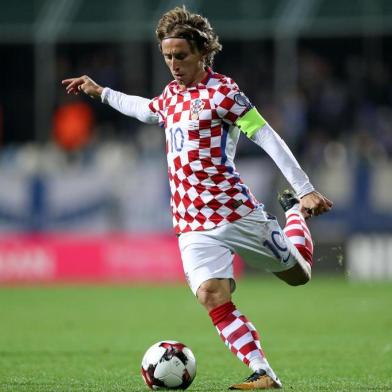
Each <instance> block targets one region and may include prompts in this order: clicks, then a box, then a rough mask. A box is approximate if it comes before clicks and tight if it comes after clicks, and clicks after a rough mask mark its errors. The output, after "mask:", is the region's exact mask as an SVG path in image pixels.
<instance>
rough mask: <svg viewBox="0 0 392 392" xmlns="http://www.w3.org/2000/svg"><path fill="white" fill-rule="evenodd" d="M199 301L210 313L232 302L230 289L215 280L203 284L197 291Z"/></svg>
mask: <svg viewBox="0 0 392 392" xmlns="http://www.w3.org/2000/svg"><path fill="white" fill-rule="evenodd" d="M196 294H197V299H198V301H199V302H200V304H202V305H203V306H204V307H205V308H206V309H207V310H208V311H210V310H212V309H214V308H216V307H217V306H220V305H223V304H224V303H226V302H228V301H230V300H231V294H230V289H228V288H227V287H226V284H225V283H224V282H222V281H218V282H216V280H215V279H211V280H208V281H206V282H203V283H202V284H201V285H200V287H199V288H198V290H197V293H196Z"/></svg>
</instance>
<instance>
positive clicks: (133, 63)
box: [0, 40, 392, 167]
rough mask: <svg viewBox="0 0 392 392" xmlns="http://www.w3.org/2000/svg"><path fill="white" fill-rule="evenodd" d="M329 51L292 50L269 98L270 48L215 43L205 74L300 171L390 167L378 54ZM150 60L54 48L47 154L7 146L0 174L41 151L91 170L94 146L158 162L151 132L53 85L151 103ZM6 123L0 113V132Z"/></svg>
mask: <svg viewBox="0 0 392 392" xmlns="http://www.w3.org/2000/svg"><path fill="white" fill-rule="evenodd" d="M338 41H339V40H331V42H327V43H326V44H325V45H324V46H323V45H319V44H318V43H317V42H316V43H315V42H311V45H306V44H302V43H301V42H300V43H299V44H298V58H297V63H296V65H295V66H296V69H297V83H296V85H295V86H294V87H293V86H289V87H288V89H287V90H285V91H277V87H276V86H277V83H276V80H277V76H278V77H279V75H275V74H274V49H273V45H271V43H270V42H269V43H268V42H267V43H266V42H260V43H259V42H253V43H252V42H251V43H246V42H228V43H224V50H223V52H222V53H220V54H218V56H217V58H216V64H215V70H216V71H217V72H220V73H224V74H227V75H229V76H231V77H232V78H233V79H234V80H236V82H237V83H238V84H239V86H240V88H241V89H242V90H243V91H244V92H245V94H247V95H248V97H249V98H250V99H251V101H252V102H253V103H254V104H255V106H257V107H258V109H259V111H260V112H261V113H262V115H263V116H264V117H265V118H266V119H267V120H268V121H269V122H270V123H271V125H272V126H273V127H274V128H275V129H276V130H277V131H278V132H279V133H280V134H281V135H282V136H283V138H284V139H285V140H286V142H287V143H288V144H289V145H290V147H291V148H292V149H293V151H294V152H295V153H296V155H297V157H298V158H299V160H300V161H301V162H303V164H304V165H305V166H308V167H315V166H318V165H323V164H328V163H329V162H330V163H335V162H336V160H346V161H347V162H356V161H357V160H358V159H364V158H365V159H366V160H367V161H369V162H377V161H385V160H390V159H391V157H392V109H391V108H392V84H391V79H392V69H391V68H392V62H388V58H386V56H385V55H383V54H382V53H381V54H380V53H378V55H377V56H365V55H363V53H362V52H361V51H358V50H357V51H355V50H353V51H350V50H349V49H350V48H348V50H346V51H343V53H341V49H339V48H341V47H342V45H343V46H347V45H344V43H343V44H342V43H341V44H340V45H339V44H338ZM334 42H336V45H334ZM354 42H355V40H354ZM135 50H137V51H138V52H137V53H138V56H135ZM156 50H157V49H156V47H155V45H151V44H149V43H133V44H132V45H131V46H130V47H129V48H127V47H126V45H125V44H124V45H117V46H110V45H92V46H89V45H79V46H78V45H74V46H72V45H70V46H64V47H59V49H58V57H57V70H56V75H57V80H58V89H57V93H56V95H57V100H56V102H55V103H53V121H52V129H51V130H50V132H49V133H50V135H51V136H50V138H49V140H48V144H47V145H44V146H42V144H40V145H39V146H34V140H33V138H32V140H25V141H24V143H22V145H20V144H19V145H17V146H16V147H15V143H12V142H11V143H10V142H7V143H3V146H2V150H1V151H2V152H1V153H0V165H2V166H3V167H4V165H5V166H7V165H10V164H12V163H11V161H10V158H11V157H13V156H15V155H17V154H22V155H23V154H26V155H27V156H28V157H29V158H31V156H32V155H33V153H32V151H34V149H38V150H39V151H38V152H37V153H38V158H39V159H40V160H42V158H43V155H42V154H41V153H40V150H42V148H44V149H45V148H46V149H49V150H50V151H51V153H50V154H47V155H46V157H47V158H49V157H51V159H53V157H54V156H55V155H56V153H57V154H58V155H59V156H58V157H57V158H56V159H55V162H57V163H58V162H61V161H65V162H66V163H67V162H68V163H70V162H74V163H78V164H86V163H91V162H92V160H93V159H94V157H99V156H101V155H102V154H100V153H99V151H100V150H101V149H105V148H106V147H105V145H104V144H105V143H103V142H110V143H111V146H116V145H117V146H118V149H119V151H122V149H124V143H125V144H126V145H127V147H126V148H127V149H130V150H132V151H133V157H134V158H138V157H143V156H150V157H151V156H161V155H162V150H163V143H164V142H163V135H162V132H160V130H159V129H156V128H155V127H149V126H145V125H143V124H140V123H138V122H137V121H136V120H133V119H130V118H126V117H124V116H122V115H120V114H118V113H116V112H115V111H113V110H111V109H110V108H103V107H102V104H100V103H99V102H97V101H92V100H90V99H89V98H87V97H80V96H79V97H70V96H67V95H66V94H65V93H64V90H63V89H62V87H61V85H60V80H61V79H63V78H66V77H71V76H76V75H81V74H88V75H90V76H91V77H93V78H94V79H96V80H97V82H98V83H100V84H103V85H105V86H110V87H112V88H114V89H118V90H121V91H124V92H126V93H130V94H135V95H142V96H145V97H153V96H155V95H157V94H159V93H160V91H159V90H158V91H156V88H157V87H156V86H154V85H153V81H152V80H151V79H152V77H151V75H152V74H153V68H152V64H151V62H152V60H151V59H152V56H153V53H152V52H153V51H156ZM136 57H137V58H136ZM291 66H293V65H292V64H287V67H291ZM163 79H164V78H163ZM167 80H168V81H169V80H170V76H169V74H167ZM162 87H163V86H162ZM154 90H155V91H154ZM0 104H1V102H0ZM6 115H7V113H4V110H3V111H2V110H1V105H0V123H2V121H1V118H2V117H4V116H6ZM4 124H6V122H4ZM0 129H1V128H0ZM6 132H7V130H6V129H3V133H6ZM6 139H7V138H6ZM8 139H10V138H9V137H8ZM11 139H12V138H11ZM259 153H260V152H259V149H258V147H257V146H255V145H253V144H252V143H250V142H249V141H247V140H246V138H241V140H240V143H239V147H238V156H239V157H242V156H254V155H257V154H259ZM119 154H120V153H119ZM60 155H61V156H60ZM21 160H22V161H25V159H23V158H21ZM17 161H18V160H16V161H15V160H14V162H13V163H15V162H17ZM48 165H49V166H51V163H49V164H48Z"/></svg>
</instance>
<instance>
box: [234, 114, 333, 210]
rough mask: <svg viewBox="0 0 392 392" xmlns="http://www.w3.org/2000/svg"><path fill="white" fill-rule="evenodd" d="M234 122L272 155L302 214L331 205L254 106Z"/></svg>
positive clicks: (327, 207) (330, 206)
mask: <svg viewBox="0 0 392 392" xmlns="http://www.w3.org/2000/svg"><path fill="white" fill-rule="evenodd" d="M235 125H236V126H237V127H238V128H239V129H240V130H241V131H242V132H243V133H245V135H246V136H247V137H248V138H250V139H251V140H252V141H253V142H255V143H256V144H257V145H259V146H260V147H261V148H262V149H263V150H264V151H265V152H266V153H267V154H268V155H269V156H270V157H271V158H272V159H273V161H274V162H275V163H276V165H277V166H278V167H279V169H280V171H281V172H282V174H283V175H284V176H285V177H286V179H287V181H288V182H289V183H290V185H291V186H292V187H293V189H294V191H295V192H296V194H297V195H298V197H299V198H300V205H301V211H302V212H303V214H304V215H305V217H310V216H312V215H320V214H322V213H324V212H327V211H329V210H330V209H331V208H332V202H331V201H330V200H329V199H328V198H326V197H325V196H323V195H322V194H321V193H319V192H317V191H316V190H315V189H314V186H313V185H312V184H311V182H310V180H309V177H308V176H307V174H306V173H305V172H304V171H303V170H302V168H301V166H300V165H299V163H298V161H297V159H296V158H295V157H294V155H293V153H292V152H291V150H290V148H289V147H288V146H287V144H286V143H285V142H284V140H283V139H282V138H281V137H280V136H279V135H278V133H277V132H275V131H274V129H272V127H271V126H270V125H269V124H268V123H267V121H266V120H265V119H264V118H263V117H262V116H261V114H260V113H259V112H258V111H257V109H256V108H255V107H250V108H249V109H248V110H247V111H246V112H245V113H244V114H243V115H242V116H240V117H238V118H237V120H236V121H235Z"/></svg>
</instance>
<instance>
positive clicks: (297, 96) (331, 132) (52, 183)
mask: <svg viewBox="0 0 392 392" xmlns="http://www.w3.org/2000/svg"><path fill="white" fill-rule="evenodd" d="M185 3H186V4H187V5H188V6H189V7H190V8H192V9H193V10H195V11H199V12H201V13H204V14H206V15H207V16H208V17H209V18H210V19H211V22H212V24H213V25H214V26H215V28H216V30H217V33H218V34H219V36H220V39H221V41H222V43H223V47H224V50H223V52H222V53H221V54H219V55H218V56H217V57H216V64H215V69H216V70H217V71H219V72H221V73H224V74H228V75H230V76H232V77H233V78H234V79H235V80H236V81H237V83H238V84H239V86H240V87H241V89H242V90H243V91H245V93H246V94H247V95H248V96H249V98H250V99H251V101H252V102H253V103H254V104H255V105H256V106H257V107H258V108H259V109H260V111H261V113H262V114H263V115H264V117H266V118H267V119H268V121H269V122H270V123H271V124H272V126H273V127H274V128H275V129H276V130H277V131H278V132H279V133H280V134H281V135H282V136H283V137H284V139H285V140H286V141H287V143H288V144H289V145H290V147H291V148H292V149H293V151H294V152H295V154H296V156H297V157H298V160H299V161H300V162H301V164H302V165H303V167H304V168H305V169H306V171H307V172H308V173H309V175H310V177H311V179H312V181H313V182H314V184H315V186H316V188H318V189H320V191H322V192H323V193H325V194H326V195H328V196H329V197H330V198H331V199H332V200H333V201H334V203H335V207H334V210H333V211H332V212H331V213H329V214H327V215H325V216H323V217H320V218H317V220H315V223H313V222H311V224H310V225H311V229H312V232H313V233H314V240H315V243H316V245H317V253H316V259H318V263H317V268H319V269H321V270H322V269H324V270H328V271H330V272H337V273H339V274H343V273H348V275H349V276H351V277H352V278H367V277H369V275H372V277H373V278H377V277H383V278H385V277H387V276H388V277H392V266H391V264H390V263H391V261H389V260H391V259H392V242H391V240H390V238H389V234H390V231H391V230H392V198H391V196H390V192H391V188H392V175H391V173H392V163H391V154H392V109H391V103H392V87H391V86H392V85H391V77H392V73H391V72H392V69H391V64H392V59H391V56H392V55H391V53H392V51H391V48H392V37H391V34H392V4H391V2H390V1H387V0H384V1H373V0H350V1H344V2H342V1H323V0H301V1H286V0H281V1H275V0H263V1H258V0H249V1H246V2H244V1H236V2H234V1H213V2H208V1H189V2H185ZM174 5H176V3H175V2H171V1H144V2H136V1H119V0H114V1H112V2H111V6H110V7H108V6H107V2H106V1H103V0H94V1H93V0H61V1H56V2H51V1H45V0H34V1H15V2H9V1H2V12H1V14H0V58H1V62H0V73H1V82H0V189H1V192H0V232H1V233H2V239H1V241H0V244H1V245H0V282H1V281H4V282H7V281H8V282H9V281H15V280H27V281H29V280H32V281H34V280H52V279H57V278H62V279H71V280H72V279H73V278H72V277H75V278H77V277H78V276H79V275H80V277H81V278H82V280H83V279H86V278H88V276H89V272H88V271H84V272H81V271H79V272H78V271H75V272H74V274H75V275H72V271H69V274H68V275H67V273H65V274H64V273H63V274H62V275H61V276H59V277H56V276H55V275H56V272H55V270H56V269H58V268H66V269H67V267H66V266H65V267H62V265H63V264H64V263H65V265H66V264H67V263H72V260H70V261H68V259H69V258H71V259H73V262H74V263H75V264H76V268H77V265H80V264H81V263H83V262H84V263H86V261H83V260H86V259H88V260H89V261H88V262H87V263H90V264H91V268H92V270H91V274H94V272H93V269H94V268H95V267H94V264H96V263H97V262H94V261H93V259H94V258H96V257H97V254H98V255H102V253H105V254H110V255H111V256H107V255H106V256H102V257H101V258H102V263H104V264H105V263H108V264H110V266H109V267H102V268H108V269H113V268H114V269H116V268H117V269H118V268H120V269H121V268H123V269H124V268H125V269H127V268H128V269H129V268H131V269H133V270H134V269H135V268H136V269H138V268H140V267H138V266H137V265H136V266H133V267H130V266H126V264H129V263H132V262H131V261H130V259H132V260H133V261H134V264H140V263H139V262H138V255H139V257H143V260H144V259H148V260H150V259H157V258H159V257H162V253H163V252H160V251H158V252H155V253H154V251H152V252H153V253H152V254H150V253H148V252H147V254H145V250H146V249H147V250H149V251H151V249H157V247H156V246H155V247H154V243H155V242H156V241H161V242H162V243H165V244H166V243H169V242H170V245H168V246H169V248H170V249H172V248H173V247H175V242H174V241H172V240H170V238H171V237H170V234H171V218H170V212H169V207H168V200H169V191H168V185H167V178H166V169H165V156H164V148H163V145H164V142H163V134H162V132H160V130H159V129H157V128H155V127H151V126H146V125H143V124H140V123H138V122H137V121H136V120H133V119H130V118H127V117H124V116H122V115H120V114H119V113H116V112H115V111H114V110H111V109H110V108H109V107H104V106H103V105H102V104H101V103H99V102H93V101H92V100H90V99H89V98H87V97H77V98H75V97H70V96H67V95H66V94H65V93H64V89H63V88H62V86H61V84H60V81H61V80H62V79H64V78H67V77H72V76H77V75H81V74H87V75H90V76H91V77H92V78H93V79H95V80H96V81H97V82H98V83H100V84H102V85H104V86H106V85H107V86H110V87H112V88H114V89H118V90H121V91H124V92H127V93H130V94H135V95H141V96H145V97H153V96H156V95H158V94H159V93H160V91H161V89H162V86H164V84H165V83H166V82H167V81H169V80H170V79H169V78H170V76H169V73H168V71H167V70H166V69H165V66H164V64H163V61H162V59H161V55H160V53H159V51H158V50H157V44H156V42H155V38H154V28H155V25H156V22H157V20H158V18H159V16H160V15H161V13H162V12H164V11H165V10H167V9H169V8H170V7H172V6H174ZM245 139H246V138H241V141H240V144H239V148H238V154H237V167H238V170H239V171H240V173H241V175H242V177H243V179H244V180H245V182H247V183H249V185H250V187H251V189H252V190H253V193H254V194H255V195H256V197H257V198H258V199H259V200H261V201H263V202H264V203H265V204H266V206H267V208H268V209H269V210H270V211H271V212H272V213H274V214H275V215H278V217H280V218H282V214H281V212H280V211H279V208H278V205H277V202H276V194H277V192H278V190H281V189H282V188H284V187H286V186H287V184H286V183H285V180H284V179H283V177H282V176H281V175H280V173H279V171H278V170H277V169H276V167H275V166H274V164H273V162H272V161H271V160H270V159H269V157H267V156H266V155H265V154H264V153H263V152H262V151H261V150H260V149H259V148H258V147H257V146H256V145H253V144H252V143H251V142H249V141H247V140H245ZM54 233H55V234H54ZM113 233H116V234H115V235H114V234H113ZM151 233H153V237H152V236H151V235H150V234H151ZM32 234H34V235H33V236H32ZM37 234H39V235H38V236H37ZM109 237H110V239H109V240H108V238H109ZM114 237H115V238H114ZM64 238H65V239H64ZM94 238H95V239H94ZM139 238H143V239H144V242H143V245H142V246H140V245H138V244H139V243H140V241H139ZM168 238H169V239H168ZM102 239H103V242H105V241H107V242H109V245H107V246H104V249H101V248H102V246H101V245H102ZM64 241H65V242H64ZM168 241H169V242H168ZM93 243H94V244H95V245H94V244H93ZM150 245H151V246H150ZM100 246H101V247H100ZM162 246H163V245H162ZM63 247H65V248H67V249H70V250H69V252H70V254H72V257H68V256H64V250H63ZM94 247H95V250H94V249H93V248H94ZM87 248H88V249H87ZM98 248H99V249H98ZM86 249H87V250H86ZM143 249H144V250H143ZM172 251H173V250H172ZM83 252H87V253H83ZM89 252H90V253H89ZM91 252H92V253H91ZM94 252H95V253H94ZM59 253H60V254H61V255H62V256H58V254H59ZM65 253H66V252H65ZM120 253H121V255H120V256H119V254H120ZM141 253H142V254H143V256H141V255H140V254H141ZM78 254H82V255H83V256H78ZM160 255H161V256H160ZM369 255H372V256H370V257H369ZM374 255H376V256H374ZM172 256H173V255H172V254H170V256H169V257H167V258H166V262H170V261H169V259H172V260H173V257H172ZM177 256H178V255H176V257H177ZM59 258H61V261H59V260H58V259H59ZM98 258H99V257H98ZM174 258H175V257H174ZM109 259H110V260H109ZM21 260H22V262H21ZM177 261H178V260H177V259H176V261H175V263H177ZM147 262H148V261H147ZM56 263H57V264H58V263H60V264H61V265H60V267H59V266H58V265H57V264H56ZM98 263H99V262H98ZM370 263H371V264H370ZM113 264H116V266H113ZM118 264H121V267H119V265H118ZM142 264H143V263H142ZM155 264H157V265H158V266H159V265H161V264H162V263H161V262H156V263H155ZM375 264H377V267H376V268H375V267H374V265H375ZM150 267H151V266H150ZM150 267H148V268H147V267H146V270H145V271H144V272H142V271H139V275H140V274H141V275H143V276H146V274H148V269H149V268H150ZM70 268H71V270H72V269H73V268H74V267H70ZM86 268H87V269H89V268H90V267H86ZM100 268H101V267H100ZM157 268H159V267H157ZM95 269H96V268H95ZM136 272H137V271H136ZM136 272H135V271H133V272H129V273H128V275H129V276H128V277H126V276H125V275H126V274H125V275H124V271H123V272H121V271H118V272H113V275H112V276H110V273H108V272H107V271H106V272H102V271H101V272H99V271H95V274H98V275H99V276H95V278H100V279H101V278H102V279H104V278H105V274H106V275H108V277H109V279H111V278H116V276H117V278H119V279H122V277H125V279H128V278H132V275H133V274H134V273H136ZM83 274H84V275H83ZM179 274H181V272H179ZM176 277H177V276H176ZM92 278H94V276H92Z"/></svg>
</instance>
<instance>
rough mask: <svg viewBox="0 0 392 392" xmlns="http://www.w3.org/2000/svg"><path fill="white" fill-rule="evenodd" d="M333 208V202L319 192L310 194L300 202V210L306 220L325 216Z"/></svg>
mask: <svg viewBox="0 0 392 392" xmlns="http://www.w3.org/2000/svg"><path fill="white" fill-rule="evenodd" d="M332 206H333V203H332V201H331V200H329V199H327V198H326V197H325V196H323V195H322V194H321V193H319V192H317V191H313V192H310V193H308V194H307V195H305V196H303V197H302V198H301V200H300V210H301V213H302V215H303V216H304V217H305V218H306V219H307V218H311V217H312V216H317V215H321V214H324V213H325V212H328V211H329V210H330V209H331V208H332Z"/></svg>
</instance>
